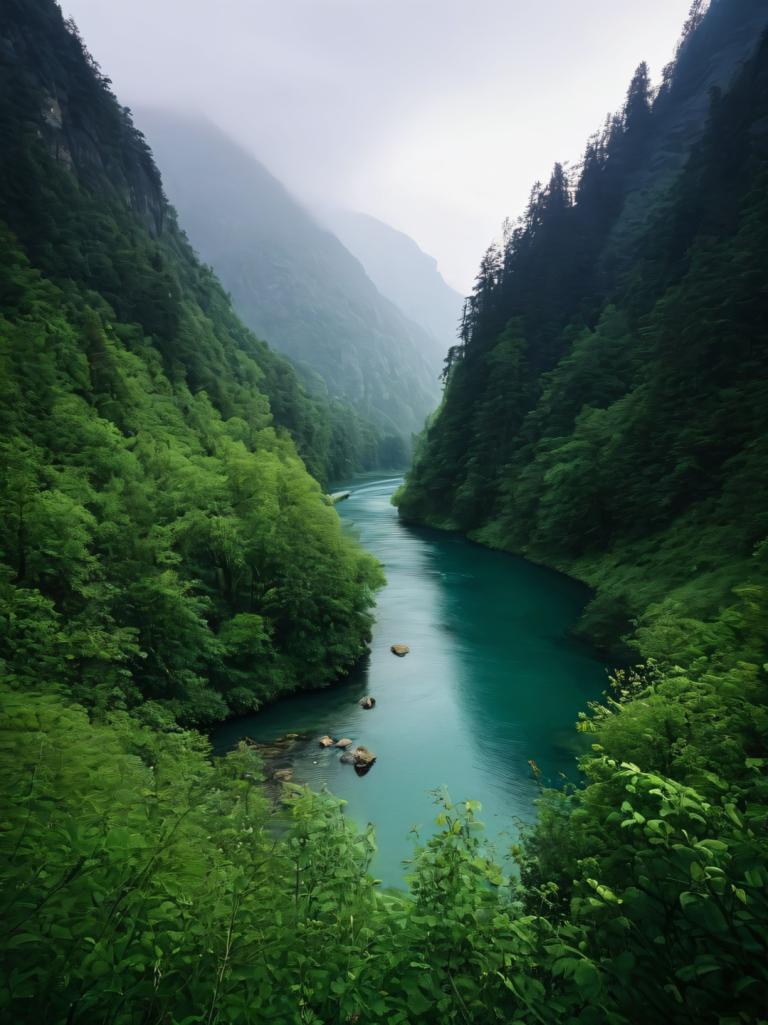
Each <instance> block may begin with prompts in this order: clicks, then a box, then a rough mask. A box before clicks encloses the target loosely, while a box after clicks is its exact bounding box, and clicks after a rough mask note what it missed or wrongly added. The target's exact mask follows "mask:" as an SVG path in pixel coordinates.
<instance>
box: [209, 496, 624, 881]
mask: <svg viewBox="0 0 768 1025" xmlns="http://www.w3.org/2000/svg"><path fill="white" fill-rule="evenodd" d="M400 483H401V480H400V479H399V478H388V479H385V480H381V479H372V478H368V479H365V478H364V479H361V480H357V481H353V482H352V483H348V484H346V485H345V490H350V491H351V492H352V494H351V496H350V498H349V499H347V500H346V501H343V502H341V503H340V504H339V505H338V506H337V508H338V511H339V514H340V515H341V517H342V519H343V520H344V522H345V524H346V525H347V526H348V528H349V529H350V530H353V531H354V532H355V533H356V534H357V536H358V537H359V539H360V541H361V543H362V544H363V545H364V546H365V547H366V548H367V549H368V550H369V551H370V552H372V553H373V554H374V555H375V556H376V557H377V558H378V559H379V560H380V562H381V563H382V564H383V566H384V571H385V573H386V576H387V586H386V587H385V588H384V589H383V590H382V591H380V592H379V595H378V605H377V609H376V624H375V627H374V631H373V641H372V644H371V652H370V655H369V656H368V657H367V658H366V659H365V660H364V662H363V663H362V664H361V665H360V666H359V667H358V668H357V669H356V670H355V671H354V672H353V673H352V675H351V676H350V678H349V679H348V680H346V681H344V682H343V683H341V684H340V685H338V686H336V687H334V688H332V689H329V690H323V691H319V692H314V693H309V694H302V695H299V696H297V697H292V698H287V699H284V700H282V701H280V702H278V703H276V704H275V705H272V706H271V707H269V708H267V709H265V710H264V711H262V712H260V713H258V714H257V715H254V716H248V717H244V718H240V719H237V720H234V721H231V722H228V723H225V724H224V725H223V726H222V727H220V729H219V730H218V731H217V732H216V734H215V735H214V738H213V740H214V746H215V748H216V749H217V750H223V749H226V748H228V747H230V746H232V744H234V743H235V742H236V741H237V740H238V739H240V738H241V737H243V736H251V737H253V738H255V739H257V740H262V741H268V740H272V739H274V738H276V737H279V736H282V735H284V734H285V733H287V732H291V731H293V732H300V733H303V732H305V731H306V732H307V733H309V734H310V735H311V737H312V740H311V741H310V742H308V743H307V744H305V745H301V746H300V747H299V749H298V751H297V753H296V754H295V756H294V757H293V764H294V772H295V777H296V779H297V780H299V781H302V782H306V783H308V784H310V786H312V787H313V788H315V789H319V788H321V787H322V786H327V787H328V788H329V789H330V790H331V791H332V792H333V793H334V794H337V795H338V796H339V797H342V798H344V799H345V800H346V801H347V802H348V804H347V814H349V816H351V817H352V818H353V819H354V820H355V821H356V822H357V823H359V824H361V825H365V824H366V823H367V822H372V823H374V825H375V827H376V837H377V844H378V852H377V855H376V858H375V861H374V865H373V871H374V873H375V874H376V875H377V876H378V877H379V878H381V879H382V881H383V883H384V884H385V885H393V886H399V885H402V882H403V878H404V868H403V862H404V860H405V859H407V858H408V857H410V855H411V852H412V850H413V842H414V836H413V833H412V829H413V827H416V829H417V830H418V833H419V835H420V836H421V838H422V839H424V838H425V837H427V836H428V835H429V833H430V831H431V830H432V828H433V827H432V823H433V820H434V817H435V815H436V814H437V810H436V808H435V805H434V798H433V796H432V795H431V791H434V790H435V789H436V788H440V787H447V789H448V791H449V793H450V795H451V797H452V798H453V799H457V800H458V799H461V800H463V799H469V798H471V799H473V800H478V801H480V802H481V803H482V813H481V818H482V820H483V821H484V822H485V824H486V832H487V836H488V837H489V838H490V840H491V841H492V842H494V843H495V844H496V846H497V847H498V849H499V851H500V852H502V853H503V848H504V846H505V844H508V843H509V842H511V841H512V840H513V839H514V837H515V835H516V828H517V827H516V821H519V820H529V819H530V818H531V817H532V815H533V813H534V800H535V798H536V795H537V789H538V784H537V781H536V779H535V778H534V776H533V773H532V771H531V767H530V765H529V759H533V760H534V761H535V763H536V765H537V766H538V767H539V769H540V771H541V779H542V780H544V781H546V782H551V783H557V782H558V781H560V780H562V778H563V776H562V775H561V774H565V775H566V776H568V777H569V778H572V779H573V778H575V763H574V759H575V754H576V751H577V739H578V738H577V734H576V733H575V731H574V728H573V723H574V722H575V720H576V717H577V714H578V711H579V709H581V708H583V707H584V706H585V703H586V701H587V700H589V699H590V698H594V697H596V696H597V695H598V694H599V693H600V692H601V691H602V690H603V689H604V686H605V670H604V667H603V665H602V664H601V663H600V661H599V660H598V659H597V658H596V656H595V655H594V653H593V652H592V651H591V650H590V649H589V648H588V647H587V646H586V645H584V644H582V643H581V642H579V641H577V640H575V639H573V638H571V637H570V636H569V630H570V628H571V627H572V626H573V625H574V623H575V622H576V620H577V619H578V617H579V614H580V612H581V610H582V608H583V607H584V605H585V603H586V601H587V600H588V598H589V593H588V591H587V589H586V588H585V587H583V586H582V585H580V584H578V583H577V582H575V581H573V580H571V579H569V578H567V577H564V576H562V575H560V574H558V573H555V572H553V571H551V570H548V569H545V568H542V567H540V566H536V565H533V564H532V563H530V562H526V561H525V560H524V559H521V558H517V557H515V556H510V555H505V554H503V553H499V552H494V551H490V550H489V549H485V548H482V547H480V546H479V545H474V544H472V543H470V542H468V541H466V540H464V539H463V538H461V537H458V536H455V535H451V534H444V533H440V532H437V531H431V530H426V529H421V528H413V527H406V526H404V525H403V524H401V523H400V522H399V520H398V517H397V512H396V510H395V509H394V507H393V506H392V505H391V502H390V499H391V497H392V494H393V493H394V491H395V489H396V488H397V487H398V486H399V484H400ZM394 643H403V644H407V645H409V646H410V649H411V650H410V654H408V655H406V656H405V657H404V658H398V657H397V656H395V655H393V654H392V653H391V652H390V645H392V644H394ZM365 694H371V695H373V696H374V697H375V698H376V707H375V708H374V709H373V710H372V711H364V710H363V709H361V708H360V706H359V704H358V702H359V700H360V698H361V697H362V696H363V695H365ZM325 733H329V734H331V735H332V736H334V737H336V738H338V737H349V738H351V739H352V740H354V741H355V742H356V743H360V744H363V745H365V746H366V747H368V748H369V749H370V750H372V751H374V752H375V753H376V755H377V759H378V760H377V762H376V764H375V765H374V766H373V768H372V769H371V771H370V772H369V773H368V774H367V775H365V776H357V775H356V773H355V772H354V770H353V769H352V767H350V766H348V765H342V764H341V763H340V762H339V752H338V751H336V750H321V749H320V748H319V746H318V744H317V738H319V737H320V736H322V735H323V734H325Z"/></svg>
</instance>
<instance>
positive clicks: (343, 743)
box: [336, 737, 352, 747]
mask: <svg viewBox="0 0 768 1025" xmlns="http://www.w3.org/2000/svg"><path fill="white" fill-rule="evenodd" d="M351 743H352V741H351V740H350V739H349V738H348V737H342V739H341V740H337V741H336V747H349V746H350V744H351Z"/></svg>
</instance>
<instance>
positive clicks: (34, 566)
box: [0, 0, 378, 723]
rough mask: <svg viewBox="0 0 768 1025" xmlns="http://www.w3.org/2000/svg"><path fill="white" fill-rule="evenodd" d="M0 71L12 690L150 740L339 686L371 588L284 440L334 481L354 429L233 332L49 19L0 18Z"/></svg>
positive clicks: (211, 282) (8, 667)
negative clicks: (169, 728) (139, 719)
mask: <svg viewBox="0 0 768 1025" xmlns="http://www.w3.org/2000/svg"><path fill="white" fill-rule="evenodd" d="M0 61H1V62H0V134H1V144H0V237H1V238H2V245H1V246H0V297H1V299H2V307H1V312H0V338H1V339H2V374H1V376H0V382H1V388H2V428H1V430H2V433H1V435H0V445H1V446H2V460H0V462H1V464H2V487H1V488H0V503H1V506H0V507H1V508H2V517H1V520H0V523H1V525H0V555H1V557H2V568H1V569H0V592H1V597H2V613H0V616H1V617H2V623H3V629H2V642H0V644H1V646H0V657H1V658H2V665H3V669H4V675H5V676H6V677H9V678H10V679H11V680H15V681H21V682H22V683H24V682H25V681H40V680H44V681H46V682H48V683H55V684H58V685H61V686H64V687H66V688H68V689H69V690H71V691H72V692H73V693H74V694H75V695H76V696H77V697H78V699H79V700H81V701H84V702H86V703H88V704H89V705H94V704H95V705H98V706H99V707H101V708H103V709H109V708H126V707H136V706H140V714H142V715H143V716H145V717H146V718H148V719H151V720H153V721H157V722H161V723H170V722H172V721H173V720H174V719H179V720H181V721H183V722H188V723H202V722H210V721H212V720H215V719H220V718H222V717H224V716H225V715H227V714H228V712H229V711H231V710H244V709H248V708H255V707H258V706H259V704H260V703H262V702H263V701H264V700H266V699H269V698H271V697H274V696H275V695H277V694H279V693H281V692H284V691H288V690H293V689H296V688H298V687H302V686H309V685H311V686H317V685H322V684H325V683H328V682H331V681H332V680H334V679H335V678H336V677H337V676H338V674H339V673H340V672H341V671H342V670H343V669H344V668H345V667H346V666H348V665H349V664H350V663H351V662H353V661H354V660H355V659H356V658H357V657H358V656H359V655H360V653H361V652H362V651H363V650H364V647H365V643H366V639H367V634H368V629H369V624H370V617H369V615H368V611H367V610H368V607H369V606H370V604H371V602H372V595H371V587H372V586H373V585H375V582H376V580H377V579H378V575H377V570H376V568H375V567H374V566H373V565H372V563H371V560H369V559H367V558H366V557H365V556H363V555H362V553H361V552H360V551H359V550H358V549H357V548H356V547H355V546H354V545H352V544H351V543H350V542H348V541H347V540H346V539H345V538H344V536H343V535H342V532H341V529H340V525H339V522H338V518H337V516H336V513H335V512H334V511H333V509H331V508H329V507H328V505H327V504H326V502H325V501H324V498H323V495H322V493H321V489H320V487H319V486H318V484H317V483H316V482H315V481H314V480H313V479H312V478H311V477H310V476H309V474H308V473H307V471H306V469H305V466H304V464H303V463H302V462H301V460H300V459H299V457H298V455H297V453H296V449H295V446H294V442H293V441H292V439H291V436H290V434H289V433H288V431H287V430H286V429H285V428H289V430H290V431H291V433H292V434H293V436H294V437H295V439H296V442H297V444H298V445H299V446H300V447H301V448H302V450H303V451H305V452H306V453H307V457H308V459H313V460H314V461H315V463H316V465H317V464H319V466H320V468H321V469H327V468H329V467H331V466H332V463H333V461H332V460H331V462H330V463H329V462H328V455H329V447H330V445H331V444H332V443H334V442H333V438H332V435H333V431H334V429H337V428H340V429H341V430H342V435H341V437H340V438H339V439H338V441H337V442H335V444H337V445H338V446H341V447H343V446H346V445H347V444H348V442H347V440H346V439H345V438H344V435H343V432H344V431H347V430H350V428H351V426H353V425H351V424H350V423H349V422H346V423H345V422H341V421H340V422H339V423H338V424H337V425H336V427H334V425H333V424H331V423H330V422H328V421H325V422H324V420H323V416H324V412H327V411H328V407H327V406H323V404H322V403H321V402H319V401H316V400H313V399H312V400H311V399H309V397H308V396H307V394H306V393H305V392H304V390H303V389H302V387H301V386H300V385H299V383H298V381H297V379H296V376H295V373H294V371H293V369H292V368H291V367H290V365H289V364H288V363H287V362H286V361H285V360H284V359H283V358H282V357H277V356H275V355H274V354H273V353H271V352H270V351H269V349H268V348H267V347H266V345H264V343H262V342H260V341H258V340H257V339H256V338H255V337H254V336H253V335H252V334H251V333H250V332H249V331H248V330H247V329H246V328H245V327H243V325H242V324H241V323H240V321H238V320H237V318H236V317H235V315H234V314H233V313H232V311H231V309H230V306H229V303H228V300H227V298H226V296H225V294H224V292H223V291H222V289H221V287H220V286H219V284H218V283H217V281H216V279H215V278H214V277H213V276H212V274H211V273H210V272H209V271H208V270H206V269H205V268H203V267H202V266H201V265H200V264H199V263H198V262H197V260H196V259H195V257H194V256H193V254H192V251H191V249H190V247H189V245H188V244H187V242H186V240H185V237H184V235H183V234H182V233H181V231H180V230H179V228H178V227H177V225H176V221H175V217H174V214H173V212H172V210H171V209H170V207H169V206H168V204H167V202H166V200H165V198H164V196H163V191H162V185H161V181H160V176H159V174H158V171H157V168H156V166H155V164H154V162H153V159H152V155H151V153H150V151H149V150H148V148H147V146H146V144H145V142H144V140H143V138H142V137H141V135H140V134H139V133H138V132H137V131H136V130H135V129H134V127H133V125H132V123H131V120H130V117H129V116H128V114H127V113H126V111H125V110H124V109H123V108H121V107H120V106H119V104H118V103H117V101H116V99H115V97H114V96H113V95H112V93H111V92H110V90H109V83H108V80H106V79H105V78H104V77H103V75H102V74H101V72H100V71H99V69H98V67H97V65H96V64H95V63H94V61H93V60H92V58H90V57H89V55H88V54H87V53H86V52H85V50H84V48H83V45H82V43H81V41H80V39H79V38H78V36H77V34H76V31H75V30H74V28H73V26H71V25H67V24H66V23H65V22H64V20H63V18H62V15H61V12H60V11H59V9H58V7H57V6H55V5H54V4H53V3H51V2H49V0H32V2H29V0H24V2H20V0H19V2H16V0H13V2H6V3H4V4H3V19H2V22H1V23H0ZM273 410H274V413H273ZM279 424H282V425H284V427H281V426H278V425H279ZM344 451H345V452H348V451H350V450H349V449H344ZM338 455H339V457H340V458H342V459H343V457H344V452H339V453H338ZM142 699H143V703H142Z"/></svg>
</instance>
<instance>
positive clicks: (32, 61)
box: [0, 0, 167, 235]
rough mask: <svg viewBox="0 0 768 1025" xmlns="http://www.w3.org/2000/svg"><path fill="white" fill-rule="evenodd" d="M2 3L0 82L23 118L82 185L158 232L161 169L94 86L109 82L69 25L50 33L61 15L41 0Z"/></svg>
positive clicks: (161, 214) (113, 104)
mask: <svg viewBox="0 0 768 1025" xmlns="http://www.w3.org/2000/svg"><path fill="white" fill-rule="evenodd" d="M4 8H5V11H4V18H3V23H2V25H0V54H1V55H2V63H3V72H4V73H3V79H4V88H5V89H6V90H7V91H8V92H9V93H10V98H11V99H12V101H13V102H14V107H15V111H16V113H17V115H18V117H19V118H20V120H22V121H23V123H24V124H25V126H26V128H27V130H28V131H34V132H36V133H37V134H38V136H39V137H40V138H42V139H43V140H44V142H45V144H46V146H47V148H48V151H49V153H50V154H51V155H52V156H53V157H54V158H55V159H56V160H57V161H58V162H59V163H61V164H63V165H64V166H65V167H66V168H67V170H69V171H70V172H71V173H72V174H73V175H74V177H75V178H76V180H77V182H78V183H79V184H80V185H82V186H83V187H86V188H93V189H99V190H101V191H104V192H107V193H111V194H112V195H113V196H115V198H120V199H122V200H124V201H127V202H128V204H129V205H130V207H131V209H132V210H133V211H134V212H135V213H137V214H139V215H140V216H141V218H142V220H143V221H144V223H145V224H146V226H147V228H149V230H150V231H151V233H152V234H153V235H157V234H159V233H160V232H161V231H162V230H163V226H164V223H165V218H166V212H167V206H166V203H165V199H164V196H163V190H162V184H161V180H160V174H159V172H158V170H157V168H156V166H155V164H154V161H153V159H152V155H151V153H150V152H149V149H148V147H147V145H146V143H145V142H144V139H143V137H142V136H141V134H140V133H139V132H137V131H136V130H135V129H134V128H133V126H132V124H131V120H130V117H127V116H126V114H127V113H129V112H127V111H126V110H125V108H121V107H119V106H118V105H117V103H116V102H114V97H111V96H110V95H109V93H106V94H105V92H104V91H103V90H102V89H101V88H99V87H98V86H99V84H101V85H106V86H109V84H110V83H109V80H108V79H107V78H106V77H105V76H104V75H102V73H101V71H100V69H99V68H98V65H97V64H96V62H95V61H94V60H93V58H92V57H91V56H90V55H89V54H88V52H87V50H86V49H85V47H84V45H83V42H82V40H81V39H80V36H79V34H78V33H77V30H76V28H75V26H74V24H73V23H71V22H66V23H65V24H66V27H67V31H66V33H61V32H56V33H54V32H52V31H51V28H52V26H53V23H54V21H56V20H60V18H61V15H60V13H59V12H58V11H55V10H52V8H51V5H50V4H48V3H45V2H42V0H6V3H5V4H4ZM54 39H55V40H56V44H55V45H54V42H53V40H54ZM94 72H95V75H94V74H93V73H94Z"/></svg>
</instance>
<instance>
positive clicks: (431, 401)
mask: <svg viewBox="0 0 768 1025" xmlns="http://www.w3.org/2000/svg"><path fill="white" fill-rule="evenodd" d="M140 120H141V123H142V124H143V125H144V126H145V127H146V129H147V132H148V135H149V137H150V138H152V139H153V141H154V146H155V150H156V153H157V155H158V160H159V162H160V164H161V166H162V167H163V169H164V173H165V177H166V180H167V181H168V188H169V191H170V193H171V196H172V199H173V201H174V205H175V206H176V207H177V209H179V211H180V213H181V214H182V216H183V217H184V221H185V225H186V228H187V230H188V233H189V236H190V238H191V240H192V243H193V245H195V247H196V248H197V249H198V250H199V252H200V253H201V255H202V258H203V259H204V260H205V261H206V262H207V263H209V264H211V265H212V266H214V267H215V268H216V270H217V272H218V273H219V275H220V277H221V279H222V280H223V282H224V284H225V287H226V288H227V290H228V292H229V293H230V295H231V296H232V299H233V302H234V304H235V307H236V308H237V310H238V312H239V313H240V315H241V316H242V317H243V319H244V320H245V321H246V323H247V324H248V325H249V326H250V327H251V328H252V329H253V330H255V331H256V332H257V333H258V334H260V335H262V336H264V337H266V338H267V339H268V340H269V341H270V342H271V343H272V344H273V345H274V346H275V347H276V348H278V349H279V350H280V351H282V352H283V353H285V354H286V355H288V356H289V357H290V358H291V359H292V360H293V361H294V362H295V363H296V364H297V365H298V366H299V367H304V368H308V369H309V370H311V371H313V372H314V373H315V374H319V375H320V376H321V377H322V379H323V380H324V382H325V385H326V387H327V388H328V390H329V393H330V394H331V395H332V396H335V397H337V398H341V399H344V400H345V401H347V402H350V403H352V404H353V405H354V406H355V408H356V409H357V410H358V411H359V412H360V413H361V414H362V415H363V416H365V417H367V418H368V419H370V420H371V421H372V422H373V423H374V424H376V425H377V426H378V427H379V428H380V429H382V430H384V431H386V432H389V433H392V432H394V433H396V434H400V435H401V436H403V437H405V438H409V436H410V433H411V432H412V431H417V430H419V429H420V428H421V426H422V425H423V422H424V419H425V417H426V416H427V414H428V413H430V412H431V410H432V408H433V407H434V405H435V403H436V401H437V396H438V385H437V370H436V369H435V367H434V364H432V365H430V362H429V360H428V359H427V357H426V356H425V352H428V351H429V349H430V346H431V344H432V343H431V340H430V338H429V336H428V335H427V334H426V332H423V331H422V330H421V328H419V327H418V325H416V324H413V323H411V322H410V321H409V320H408V319H407V318H406V317H405V315H404V314H403V313H401V312H400V311H399V310H398V309H397V308H396V307H395V306H394V304H393V303H391V302H390V301H389V300H387V299H386V298H385V297H383V296H381V295H380V293H379V292H378V290H377V289H376V287H375V285H374V284H373V282H372V281H371V280H370V279H369V278H368V276H367V275H366V273H365V271H364V268H363V266H362V264H361V263H360V261H359V260H358V259H357V258H356V257H355V256H353V255H352V254H351V253H349V252H348V250H347V249H346V248H345V247H344V246H343V245H342V243H341V242H340V241H339V240H338V239H337V238H336V236H335V235H333V233H332V232H330V231H329V230H328V229H327V228H325V227H324V226H323V225H321V224H320V223H318V222H317V221H316V220H315V218H314V217H313V215H312V214H311V213H310V212H309V211H308V210H306V209H305V208H304V206H303V205H302V204H301V202H300V201H299V200H297V199H296V198H295V197H294V196H292V195H291V194H290V192H289V191H288V190H287V189H286V188H285V187H284V186H283V185H282V183H280V182H279V181H278V179H277V178H276V177H275V176H274V175H273V174H271V172H270V171H269V170H268V169H267V168H266V167H265V166H264V165H263V164H262V163H260V161H258V160H257V159H256V158H255V157H254V156H253V155H252V154H251V153H250V152H249V151H248V150H246V149H245V148H244V147H242V146H241V145H240V144H239V143H237V142H235V141H234V140H232V139H231V138H230V137H229V136H227V135H226V134H225V133H224V132H222V131H221V130H220V129H218V128H217V127H216V126H215V125H213V124H212V123H211V122H204V121H201V120H199V119H197V118H194V117H190V116H185V115H180V114H178V113H174V112H169V111H161V110H158V109H155V110H151V111H150V110H148V109H145V110H144V111H142V112H141V115H140Z"/></svg>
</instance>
